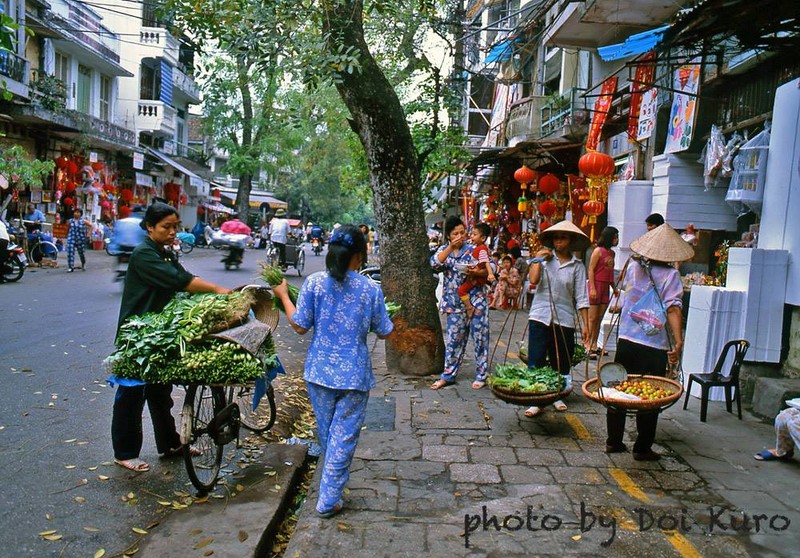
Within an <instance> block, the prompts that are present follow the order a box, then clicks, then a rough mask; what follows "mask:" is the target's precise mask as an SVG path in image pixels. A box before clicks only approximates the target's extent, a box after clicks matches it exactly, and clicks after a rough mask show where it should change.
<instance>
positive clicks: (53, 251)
mask: <svg viewBox="0 0 800 558" xmlns="http://www.w3.org/2000/svg"><path fill="white" fill-rule="evenodd" d="M31 259H32V260H33V261H34V262H36V263H41V262H42V261H43V260H48V261H50V262H52V263H53V264H55V263H56V261H57V260H58V247H57V246H56V245H55V244H53V243H52V242H49V241H47V240H42V241H40V242H38V243H37V244H36V246H34V247H33V249H32V250H31Z"/></svg>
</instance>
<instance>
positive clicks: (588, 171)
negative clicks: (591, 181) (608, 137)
mask: <svg viewBox="0 0 800 558" xmlns="http://www.w3.org/2000/svg"><path fill="white" fill-rule="evenodd" d="M578 168H579V169H580V171H581V172H582V173H583V174H584V176H587V177H588V178H603V177H605V176H611V175H612V174H613V173H614V159H612V158H611V157H609V156H608V155H606V154H605V153H600V152H599V151H589V152H587V153H584V155H583V156H582V157H581V158H580V160H579V161H578Z"/></svg>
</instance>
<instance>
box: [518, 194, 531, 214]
mask: <svg viewBox="0 0 800 558" xmlns="http://www.w3.org/2000/svg"><path fill="white" fill-rule="evenodd" d="M517 210H518V211H519V212H520V213H525V212H526V211H528V198H526V197H525V196H522V197H520V198H518V199H517Z"/></svg>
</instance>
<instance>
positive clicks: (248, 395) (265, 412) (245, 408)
mask: <svg viewBox="0 0 800 558" xmlns="http://www.w3.org/2000/svg"><path fill="white" fill-rule="evenodd" d="M234 389H235V391H234V398H235V401H236V403H237V404H238V405H239V412H240V413H241V414H240V420H241V422H242V426H244V427H245V428H247V429H248V430H252V431H253V432H255V433H257V434H260V433H262V432H266V431H267V430H269V429H270V428H272V425H273V424H275V390H274V389H273V388H272V385H270V386H269V387H268V388H267V393H266V394H265V396H264V397H262V398H261V401H259V402H258V407H256V408H255V410H253V392H254V391H255V386H252V385H246V386H236V388H234Z"/></svg>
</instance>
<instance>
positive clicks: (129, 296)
mask: <svg viewBox="0 0 800 558" xmlns="http://www.w3.org/2000/svg"><path fill="white" fill-rule="evenodd" d="M140 226H141V228H142V229H144V230H146V231H147V238H145V240H144V241H143V242H141V243H140V244H139V245H138V246H137V247H136V248H135V249H134V251H133V254H132V255H131V258H130V262H129V264H128V272H127V274H126V275H125V288H124V291H123V293H122V302H121V304H120V313H119V321H118V324H117V333H119V327H120V326H121V325H122V323H123V322H124V321H125V320H126V319H128V318H130V317H131V316H140V315H142V314H146V313H147V312H160V311H161V310H163V309H164V307H165V306H166V305H167V303H169V301H170V300H172V298H173V297H174V296H175V294H176V293H178V292H179V291H187V292H190V293H219V294H227V293H229V292H231V291H230V289H227V288H225V287H221V286H219V285H215V284H214V283H209V282H208V281H204V280H203V279H200V278H199V277H196V276H194V275H192V274H191V273H189V272H188V271H186V269H184V267H183V266H182V265H181V264H180V263H179V262H178V257H177V255H176V254H175V253H174V252H172V251H171V250H168V249H167V248H166V247H167V246H171V245H172V244H173V243H174V241H175V237H176V235H177V233H178V231H179V230H181V229H180V218H179V216H178V211H177V210H176V209H175V208H174V207H172V206H171V205H167V204H165V203H161V202H155V203H153V204H152V205H151V206H150V207H148V208H147V211H146V212H145V214H144V218H143V219H142V221H141V223H140ZM145 402H147V406H148V408H149V410H150V418H151V419H152V421H153V433H154V434H155V439H156V449H157V450H158V453H160V454H162V455H163V456H164V457H172V456H177V455H182V454H183V447H182V446H181V441H180V436H179V435H178V431H177V429H176V427H175V419H174V418H173V416H172V413H171V409H172V405H173V401H172V385H168V384H145V383H142V382H138V381H123V380H119V383H118V387H117V393H116V396H115V398H114V412H113V416H112V419H111V440H112V444H113V447H114V462H115V463H116V464H117V465H120V466H121V467H124V468H126V469H128V470H131V471H134V472H137V473H138V472H144V471H148V470H150V465H149V464H148V463H146V462H145V461H143V460H142V459H140V458H139V453H140V452H141V449H142V411H143V410H144V404H145ZM190 451H192V450H191V449H190Z"/></svg>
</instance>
